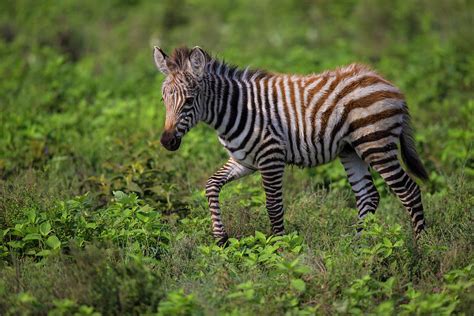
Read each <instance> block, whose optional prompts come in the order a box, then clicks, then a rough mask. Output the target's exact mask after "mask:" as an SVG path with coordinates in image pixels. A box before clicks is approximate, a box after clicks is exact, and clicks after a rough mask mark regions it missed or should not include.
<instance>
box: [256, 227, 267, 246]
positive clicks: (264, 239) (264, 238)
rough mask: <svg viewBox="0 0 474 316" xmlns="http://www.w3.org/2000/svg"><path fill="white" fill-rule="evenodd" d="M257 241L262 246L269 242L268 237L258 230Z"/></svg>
mask: <svg viewBox="0 0 474 316" xmlns="http://www.w3.org/2000/svg"><path fill="white" fill-rule="evenodd" d="M255 239H257V240H258V241H260V242H261V243H262V244H265V243H266V241H267V237H265V235H264V234H263V233H262V232H259V231H258V230H257V231H255Z"/></svg>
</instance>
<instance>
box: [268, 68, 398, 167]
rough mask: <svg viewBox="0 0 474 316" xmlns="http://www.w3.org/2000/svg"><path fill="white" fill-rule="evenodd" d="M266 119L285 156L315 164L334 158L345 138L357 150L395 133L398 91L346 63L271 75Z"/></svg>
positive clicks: (373, 74) (385, 82) (389, 84)
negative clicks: (303, 73)
mask: <svg viewBox="0 0 474 316" xmlns="http://www.w3.org/2000/svg"><path fill="white" fill-rule="evenodd" d="M267 87H268V90H269V94H271V98H270V99H272V100H271V101H272V102H271V103H272V107H274V109H272V111H271V113H269V115H271V117H270V118H269V123H270V124H271V125H272V126H273V127H274V128H275V130H277V131H278V132H279V134H280V137H283V138H284V139H283V140H282V143H283V144H284V147H285V154H286V161H287V163H290V164H296V165H300V166H316V165H320V164H324V163H327V162H329V161H331V160H333V159H335V158H336V157H337V156H338V154H339V152H340V151H341V150H342V149H343V147H344V146H346V145H347V144H348V145H350V146H352V147H358V148H360V149H361V151H364V150H366V149H367V148H370V143H372V142H374V141H377V140H381V139H383V138H386V137H395V138H397V139H398V137H399V135H400V132H401V124H402V121H403V115H404V113H405V103H404V97H403V95H402V94H401V93H400V91H399V90H398V89H397V88H396V87H395V86H393V85H392V84H391V83H390V82H388V81H387V80H385V79H383V78H382V77H381V76H380V75H378V74H377V73H375V72H374V71H372V70H370V69H369V68H367V67H365V66H363V65H359V64H352V65H349V66H347V67H343V68H339V69H337V70H334V71H327V72H324V73H322V74H318V75H309V76H294V75H271V77H270V78H267Z"/></svg>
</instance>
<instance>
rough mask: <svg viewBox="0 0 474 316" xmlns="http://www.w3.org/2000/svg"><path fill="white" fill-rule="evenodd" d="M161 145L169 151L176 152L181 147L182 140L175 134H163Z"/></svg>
mask: <svg viewBox="0 0 474 316" xmlns="http://www.w3.org/2000/svg"><path fill="white" fill-rule="evenodd" d="M160 142H161V145H163V147H165V148H166V149H167V150H169V151H175V150H177V149H178V148H179V146H180V145H181V138H179V137H176V136H175V134H174V133H173V132H167V131H165V132H163V135H161V140H160Z"/></svg>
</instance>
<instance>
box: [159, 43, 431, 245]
mask: <svg viewBox="0 0 474 316" xmlns="http://www.w3.org/2000/svg"><path fill="white" fill-rule="evenodd" d="M153 55H154V61H155V64H156V66H157V68H158V69H159V70H160V71H161V72H162V73H163V74H165V75H166V79H165V81H164V82H163V86H162V95H163V101H164V104H165V106H166V121H165V127H164V132H163V135H162V137H161V143H162V145H163V146H164V147H165V148H166V149H168V150H171V151H174V150H177V149H178V148H179V146H180V143H181V139H182V137H183V136H184V135H185V134H186V133H187V132H188V131H189V130H190V129H191V128H192V127H193V126H195V125H196V124H197V123H198V122H199V121H203V122H205V123H207V124H209V125H210V126H212V127H213V128H214V129H216V131H217V134H218V138H219V141H220V142H221V144H222V145H223V146H224V147H225V149H226V150H227V151H228V153H229V156H230V158H229V160H228V161H227V163H225V164H224V166H222V167H221V168H220V169H219V170H218V171H217V172H216V173H214V175H212V176H211V177H210V178H209V180H208V181H207V185H206V196H207V199H208V202H209V208H210V211H211V218H212V232H213V235H214V237H215V238H216V239H217V241H218V243H219V244H223V243H225V242H226V240H227V238H228V236H227V233H226V232H225V229H224V226H223V224H222V220H221V210H220V207H219V192H220V190H221V189H222V187H223V186H224V185H225V184H226V183H229V182H230V181H234V180H237V179H239V178H242V177H244V176H246V175H249V174H251V173H253V172H255V171H259V172H260V173H261V176H262V180H263V187H264V190H265V194H266V207H267V210H268V215H269V217H270V222H271V225H272V231H273V233H274V234H276V235H280V234H284V232H285V230H284V225H283V200H282V185H283V184H282V179H283V173H284V168H285V165H286V164H293V165H298V166H303V167H313V166H317V165H321V164H324V163H327V162H330V161H332V160H334V159H335V158H337V157H339V158H340V160H341V162H342V164H343V166H344V168H345V170H346V172H347V176H348V180H349V182H350V184H351V186H352V190H353V191H354V194H355V197H356V202H357V209H358V216H359V219H360V220H362V219H363V218H364V217H365V216H366V215H367V214H368V213H369V212H370V213H374V212H375V210H376V209H377V206H378V203H379V194H378V192H377V189H376V188H375V186H374V183H373V180H372V177H371V174H370V171H369V167H370V168H372V169H374V170H375V171H377V172H378V173H379V174H380V175H381V176H382V178H383V179H384V180H385V182H386V183H387V185H388V186H389V187H390V188H391V190H392V191H393V192H394V193H395V194H396V195H397V197H398V198H399V200H400V201H401V202H402V204H403V206H404V207H405V208H406V210H407V211H408V213H409V214H410V217H411V220H412V224H413V229H414V233H415V236H416V237H418V236H419V234H420V233H421V232H422V231H423V229H424V226H425V222H424V216H423V205H422V201H421V193H420V189H419V187H418V185H417V184H416V183H415V182H414V181H413V180H412V179H411V178H410V176H409V175H408V174H407V173H406V172H405V170H404V169H403V168H402V166H401V164H400V161H399V159H398V158H397V153H398V145H397V144H400V147H401V156H402V158H403V160H404V161H405V164H406V166H407V167H408V169H409V170H410V171H411V172H412V174H414V175H415V176H417V177H419V178H421V179H427V178H428V175H427V173H426V171H425V169H424V167H423V164H422V162H421V160H420V158H419V157H418V154H417V152H416V150H415V146H414V143H413V139H412V134H411V129H410V124H409V115H408V109H407V106H406V103H405V99H404V96H403V95H402V93H401V92H400V91H399V90H398V89H397V88H396V87H395V86H394V85H392V84H391V83H390V82H388V81H387V80H385V79H384V78H382V77H381V76H380V75H378V74H377V73H376V72H374V71H372V70H370V69H369V68H367V67H365V66H363V65H359V64H352V65H349V66H347V67H342V68H339V69H336V70H332V71H326V72H323V73H321V74H312V75H290V74H277V73H271V72H266V71H263V70H249V69H248V68H246V69H238V68H236V67H233V66H229V65H227V64H226V63H224V62H222V61H220V60H218V59H215V58H212V57H211V56H210V55H209V54H208V53H206V52H205V51H204V50H202V49H201V48H199V47H195V48H193V49H189V48H186V47H182V48H177V49H175V50H174V51H173V53H172V54H171V56H167V55H166V54H165V53H164V52H163V51H162V50H161V49H160V48H158V47H155V48H154V52H153Z"/></svg>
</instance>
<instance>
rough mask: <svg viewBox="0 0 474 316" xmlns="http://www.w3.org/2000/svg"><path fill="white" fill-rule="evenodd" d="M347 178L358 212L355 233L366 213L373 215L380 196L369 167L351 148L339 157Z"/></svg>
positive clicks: (358, 231)
mask: <svg viewBox="0 0 474 316" xmlns="http://www.w3.org/2000/svg"><path fill="white" fill-rule="evenodd" d="M339 157H340V159H341V162H342V164H343V166H344V169H345V170H346V173H347V178H348V179H349V183H350V184H351V187H352V191H353V192H354V194H355V198H356V205H357V209H358V211H359V223H358V226H357V233H358V234H359V233H360V232H361V231H362V225H361V224H362V221H363V219H364V217H365V216H367V214H368V213H372V214H373V213H375V211H376V209H377V206H378V205H379V200H380V196H379V193H378V192H377V189H376V188H375V185H374V182H373V180H372V176H371V175H370V171H369V165H368V164H367V163H366V162H365V161H363V160H362V159H361V158H360V157H359V156H358V155H357V153H356V152H355V151H354V149H352V148H351V147H346V148H345V149H344V150H343V151H342V152H341V154H340V155H339Z"/></svg>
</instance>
